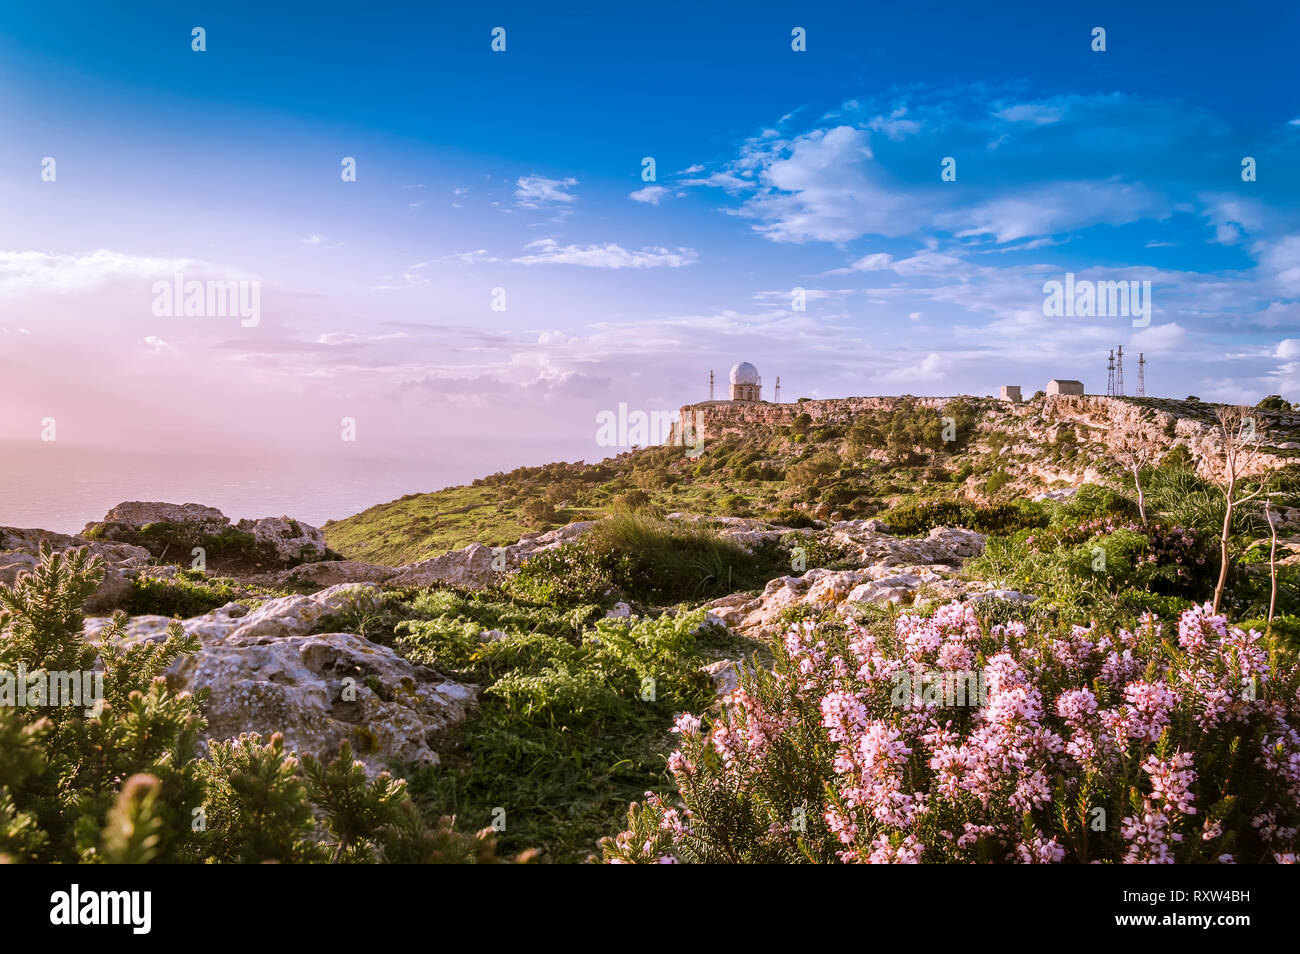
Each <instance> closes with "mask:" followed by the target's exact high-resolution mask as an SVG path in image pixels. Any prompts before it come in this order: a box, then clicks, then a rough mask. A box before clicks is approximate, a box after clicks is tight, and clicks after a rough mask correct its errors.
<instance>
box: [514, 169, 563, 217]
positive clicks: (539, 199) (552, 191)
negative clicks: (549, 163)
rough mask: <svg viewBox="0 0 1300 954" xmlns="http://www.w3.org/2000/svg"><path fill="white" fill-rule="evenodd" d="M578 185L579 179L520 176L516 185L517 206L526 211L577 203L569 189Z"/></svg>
mask: <svg viewBox="0 0 1300 954" xmlns="http://www.w3.org/2000/svg"><path fill="white" fill-rule="evenodd" d="M577 184H578V180H577V179H573V178H569V179H549V178H547V177H546V176H520V177H519V180H518V181H517V182H516V183H515V185H516V186H517V188H516V189H515V204H516V205H518V206H519V207H520V208H524V209H540V208H543V207H545V206H548V205H556V204H564V203H569V202H575V201H577V198H578V197H577V196H576V195H573V194H572V193H571V192H569V189H571V188H573V187H574V186H576V185H577Z"/></svg>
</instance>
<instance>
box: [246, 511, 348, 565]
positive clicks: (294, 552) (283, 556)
mask: <svg viewBox="0 0 1300 954" xmlns="http://www.w3.org/2000/svg"><path fill="white" fill-rule="evenodd" d="M235 527H236V529H238V530H243V531H244V532H245V533H251V534H252V535H253V539H254V540H255V541H256V542H257V543H258V545H259V546H261V547H262V548H263V549H264V550H267V551H269V552H272V553H274V554H275V556H276V558H277V559H278V560H280V561H281V562H284V563H298V562H302V561H308V562H311V561H312V560H313V558H314V557H323V556H324V555H325V554H326V553H327V552H328V551H329V547H328V545H327V544H326V543H325V534H323V533H321V531H320V530H319V529H318V528H316V527H313V526H311V525H310V524H306V523H300V522H299V521H297V520H294V519H292V518H290V517H261V518H259V519H257V520H241V521H239V523H237V524H235Z"/></svg>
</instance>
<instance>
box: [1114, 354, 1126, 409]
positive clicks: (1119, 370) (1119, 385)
mask: <svg viewBox="0 0 1300 954" xmlns="http://www.w3.org/2000/svg"><path fill="white" fill-rule="evenodd" d="M1115 393H1116V394H1118V395H1119V396H1120V397H1123V396H1124V346H1123V345H1120V346H1119V351H1118V352H1117V353H1116V355H1115Z"/></svg>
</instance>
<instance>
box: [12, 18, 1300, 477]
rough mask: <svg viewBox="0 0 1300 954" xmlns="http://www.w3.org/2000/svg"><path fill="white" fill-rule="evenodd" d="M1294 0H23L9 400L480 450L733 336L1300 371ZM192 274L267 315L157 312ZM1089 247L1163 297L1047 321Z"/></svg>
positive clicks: (799, 353)
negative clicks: (250, 298) (1249, 163)
mask: <svg viewBox="0 0 1300 954" xmlns="http://www.w3.org/2000/svg"><path fill="white" fill-rule="evenodd" d="M701 6H709V7H712V8H713V9H714V10H715V12H701V10H700V9H699V8H700V7H701ZM528 7H533V8H534V9H528ZM954 7H960V8H961V12H953V10H952V9H951V8H954ZM990 7H995V8H997V9H995V10H990V9H989V8H990ZM1138 8H1140V9H1138ZM1297 9H1300V8H1297V6H1296V5H1295V4H1294V3H1278V4H1269V3H1264V4H1248V5H1239V6H1227V7H1225V6H1223V5H1221V4H1209V3H1204V4H1197V3H1185V2H1179V3H1166V4H1155V3H1152V4H1133V3H1131V2H1123V3H1104V2H1103V3H1098V2H1089V3H1086V4H1085V3H1068V2H1066V3H1043V2H1041V0H1036V2H1030V3H995V4H982V3H981V4H975V3H963V4H956V3H948V4H939V3H925V2H916V0H909V2H904V3H891V4H881V3H859V2H855V3H842V4H822V3H799V4H780V5H775V4H763V3H744V4H732V3H728V4H719V3H713V4H702V3H699V2H692V3H682V4H678V3H665V2H656V3H651V4H638V3H628V4H614V3H609V2H602V3H591V4H560V5H549V4H548V5H527V6H526V5H524V4H479V3H474V4H459V5H458V4H446V3H442V4H434V3H410V4H395V3H346V4H344V3H330V2H313V3H309V4H307V3H292V4H290V3H276V2H266V0H261V2H257V3H244V2H239V0H225V2H222V3H214V2H202V3H199V2H193V3H166V4H164V3H152V4H143V3H131V2H121V3H112V4H105V3H98V2H97V3H89V2H85V3H82V2H72V3H60V4H57V5H51V4H38V3H29V4H17V3H14V2H7V3H5V4H4V7H3V12H2V13H0V129H2V130H3V134H0V437H29V438H30V437H35V436H37V435H38V434H39V432H40V421H41V419H42V418H45V417H54V418H55V419H56V420H57V422H58V435H59V439H60V440H61V441H62V440H67V441H74V442H86V443H94V442H103V443H112V444H115V445H117V446H118V447H120V448H128V449H129V448H131V447H134V446H140V447H141V448H146V447H148V448H153V449H157V448H159V447H169V446H177V447H179V446H208V447H221V446H222V445H223V444H228V445H230V446H235V445H241V446H249V447H266V448H269V449H272V450H280V451H283V452H286V453H290V452H294V451H295V450H298V449H304V450H305V449H319V448H324V447H327V446H337V445H338V442H339V434H340V420H341V419H342V418H343V417H345V416H350V417H353V418H355V419H356V420H357V429H358V442H359V444H363V443H365V442H368V441H369V442H374V446H380V445H382V446H383V447H384V448H386V449H387V450H390V451H391V450H393V449H400V448H402V447H404V446H411V447H414V446H417V445H418V446H419V447H422V448H426V449H427V448H434V449H435V450H436V449H437V448H447V451H446V452H447V453H454V452H455V451H454V444H450V443H447V440H448V438H451V437H454V436H457V435H461V436H463V435H471V434H474V435H480V436H489V437H492V436H495V437H499V439H500V440H501V441H503V442H506V441H509V440H511V439H512V438H517V437H520V436H523V435H527V436H529V437H532V438H536V437H544V436H554V437H556V438H557V439H558V438H573V437H575V436H583V435H589V434H594V432H595V415H596V414H597V412H599V411H601V410H603V409H616V408H617V407H618V404H619V403H620V402H626V403H627V404H629V405H630V406H631V407H632V408H644V409H647V410H650V409H656V408H662V407H676V406H677V405H680V404H682V403H685V402H687V401H691V400H698V399H701V398H703V397H705V396H706V388H707V380H708V371H709V369H714V370H716V371H717V372H718V375H719V380H720V381H723V380H725V375H726V372H727V369H728V368H729V367H730V366H731V364H732V363H734V362H735V361H738V360H741V359H747V360H750V361H752V362H754V363H755V364H756V365H757V366H758V367H759V369H760V371H761V372H762V373H763V376H764V385H765V396H768V397H770V396H771V391H772V384H773V383H774V380H775V377H776V376H777V375H778V374H779V375H780V376H781V379H782V391H783V397H784V398H786V399H794V398H796V397H799V396H808V397H829V396H837V395H848V394H873V393H874V394H896V393H913V394H950V393H960V392H965V393H977V394H983V393H990V392H995V391H996V388H997V386H998V385H999V384H1003V383H1018V384H1021V385H1022V386H1023V387H1024V388H1025V391H1026V393H1027V394H1028V393H1029V392H1031V391H1033V390H1034V389H1036V388H1039V387H1042V386H1043V384H1044V383H1045V382H1046V380H1047V379H1048V378H1049V377H1068V378H1080V379H1082V380H1083V381H1084V383H1085V385H1087V387H1088V389H1089V390H1090V391H1101V390H1104V387H1105V355H1106V351H1107V350H1108V349H1109V348H1111V347H1113V346H1115V345H1117V344H1122V345H1123V346H1124V348H1125V351H1126V353H1131V354H1132V359H1131V360H1132V361H1133V362H1135V361H1136V357H1137V352H1139V351H1143V352H1145V353H1146V355H1147V357H1148V359H1149V361H1150V365H1149V368H1148V374H1147V388H1148V392H1149V393H1155V394H1167V395H1173V396H1177V397H1183V396H1186V395H1187V394H1189V393H1196V394H1198V395H1200V396H1201V397H1203V398H1206V399H1220V400H1249V401H1252V402H1253V401H1256V400H1258V399H1259V398H1260V397H1261V396H1263V395H1265V394H1268V393H1275V392H1280V393H1282V394H1283V395H1285V396H1287V397H1289V398H1291V399H1296V398H1300V185H1298V184H1297V179H1298V177H1300V70H1297V37H1300V14H1297V12H1296V11H1297ZM195 26H201V27H203V28H204V29H205V30H206V33H207V36H206V42H207V51H206V52H202V53H196V52H193V51H192V50H191V28H193V27H195ZM498 26H500V27H504V28H505V29H506V31H507V32H506V37H507V48H506V51H505V52H504V53H494V52H492V50H491V48H490V43H491V32H492V29H493V28H494V27H498ZM1096 26H1101V27H1104V28H1105V29H1106V31H1107V50H1106V52H1104V53H1097V52H1093V50H1092V49H1091V42H1092V41H1091V31H1092V29H1093V27H1096ZM794 27H803V28H805V29H806V31H807V51H806V52H794V51H792V50H791V30H792V29H793V28H794ZM47 156H49V157H53V158H54V159H55V160H56V162H57V179H56V181H54V182H52V183H51V182H45V181H42V178H41V163H42V159H43V158H44V157H47ZM345 156H350V157H354V158H355V159H356V163H357V181H356V182H344V181H342V179H341V177H340V162H341V160H342V158H343V157H345ZM646 156H652V157H654V159H655V161H656V166H657V181H655V182H653V183H647V182H645V181H643V180H642V177H641V173H642V158H643V157H646ZM945 156H952V157H954V158H956V160H957V171H958V178H957V181H955V182H941V181H940V162H941V159H942V158H943V157H945ZM1245 156H1251V157H1254V158H1255V159H1256V161H1257V164H1258V181H1255V182H1243V181H1242V178H1241V161H1242V158H1243V157H1245ZM176 272H181V273H183V274H184V275H185V276H186V277H187V278H199V279H205V278H215V277H231V278H246V279H257V280H260V282H261V287H262V302H261V310H262V319H261V323H260V324H259V325H258V326H257V327H249V328H245V327H241V326H240V324H239V322H238V320H237V319H222V318H166V317H155V316H154V315H153V313H152V311H151V304H152V301H153V293H152V291H151V287H152V284H153V282H154V281H156V280H158V279H170V278H171V276H172V275H173V274H174V273H176ZM1066 272H1075V273H1076V274H1077V275H1078V276H1079V277H1081V278H1082V277H1092V278H1095V279H1101V280H1149V281H1151V282H1152V288H1153V296H1154V304H1155V312H1154V318H1153V320H1152V321H1151V324H1150V325H1149V327H1146V328H1134V327H1132V326H1131V324H1130V322H1129V321H1128V320H1126V319H1123V318H1093V319H1086V318H1046V317H1044V315H1043V313H1042V302H1043V291H1042V286H1043V283H1044V281H1046V280H1049V279H1054V278H1055V279H1060V278H1063V277H1064V275H1065V273H1066ZM795 286H801V287H804V288H806V289H808V307H807V310H806V311H805V312H795V311H792V310H791V289H792V288H794V287H795ZM497 287H500V288H504V289H505V290H506V310H505V311H504V312H501V311H493V310H492V308H491V307H490V306H491V295H492V289H493V288H497ZM1127 377H1128V383H1129V389H1130V391H1131V390H1132V388H1133V385H1134V382H1135V379H1136V367H1135V366H1134V365H1133V364H1130V365H1129V366H1128V368H1127ZM592 456H593V457H594V456H599V455H592Z"/></svg>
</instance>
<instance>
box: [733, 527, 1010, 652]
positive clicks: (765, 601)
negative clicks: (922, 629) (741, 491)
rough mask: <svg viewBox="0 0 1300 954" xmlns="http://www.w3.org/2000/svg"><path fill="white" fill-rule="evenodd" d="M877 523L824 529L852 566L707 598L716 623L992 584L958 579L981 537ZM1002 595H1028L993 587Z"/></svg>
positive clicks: (755, 632)
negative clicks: (891, 530)
mask: <svg viewBox="0 0 1300 954" xmlns="http://www.w3.org/2000/svg"><path fill="white" fill-rule="evenodd" d="M879 525H880V522H879V521H868V520H848V521H844V522H841V523H837V524H834V525H832V526H831V527H829V528H827V529H826V530H825V531H823V533H825V534H826V535H827V536H828V541H829V542H832V543H835V544H837V545H838V546H839V547H840V549H841V551H842V552H846V553H848V554H850V557H851V558H854V559H856V561H858V562H861V564H862V566H861V567H859V568H855V569H845V570H831V569H825V568H816V569H809V570H808V571H807V572H805V573H802V574H800V575H791V576H782V577H778V578H777V579H774V580H769V581H768V584H767V586H766V587H764V589H763V592H762V593H761V594H759V595H758V596H757V597H752V596H749V595H747V594H744V593H736V594H732V595H730V596H725V597H723V598H722V599H719V600H714V601H713V602H712V603H709V604H708V607H709V609H710V610H711V612H713V613H714V614H716V615H717V616H718V617H719V618H720V619H721V620H722V622H723V623H725V624H726V625H727V626H729V627H730V628H732V629H734V630H736V631H737V632H740V633H742V634H743V635H747V636H753V637H757V636H760V635H764V634H770V633H771V632H772V631H773V630H774V629H776V628H777V627H778V626H779V625H780V619H781V617H782V615H783V614H784V613H785V612H786V611H787V610H789V609H791V608H792V607H796V606H813V607H816V608H818V609H826V608H831V609H834V610H835V611H837V612H839V613H841V614H842V615H850V614H852V612H853V611H854V610H855V609H857V608H858V607H860V606H862V605H864V604H876V605H881V604H889V603H893V604H904V605H910V604H912V603H915V602H918V601H922V600H925V601H943V602H947V601H950V600H953V599H962V598H989V594H990V593H991V592H993V585H992V584H987V583H973V582H970V581H966V580H961V579H959V578H958V572H957V568H958V567H959V566H960V565H961V564H962V563H963V562H964V561H965V560H967V559H969V558H970V557H974V556H978V555H979V554H981V553H982V552H984V535H983V534H980V533H976V532H975V531H973V530H963V529H960V528H955V527H936V528H935V529H933V530H931V531H930V533H929V534H928V535H927V536H925V537H922V538H907V537H895V536H892V535H890V534H887V533H882V532H880V531H879V530H878V529H876V527H878V526H879ZM997 592H998V594H999V595H1001V596H1002V598H1005V599H1016V598H1022V599H1031V598H1032V597H1024V596H1023V595H1022V594H1014V595H1011V591H997Z"/></svg>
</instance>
